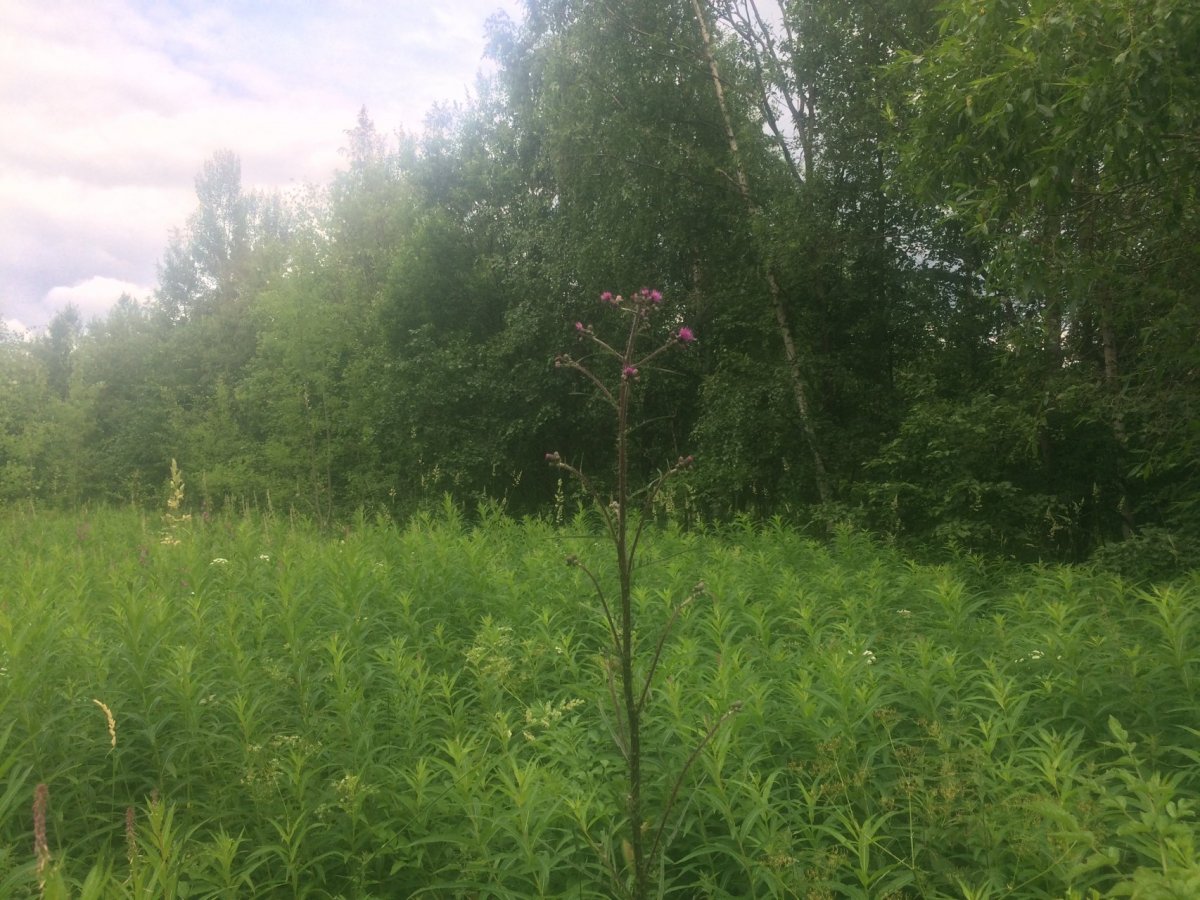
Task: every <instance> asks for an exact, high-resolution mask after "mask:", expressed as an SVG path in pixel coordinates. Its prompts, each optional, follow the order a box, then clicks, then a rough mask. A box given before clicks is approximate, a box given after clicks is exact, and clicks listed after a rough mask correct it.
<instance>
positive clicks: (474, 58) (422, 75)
mask: <svg viewBox="0 0 1200 900" xmlns="http://www.w3.org/2000/svg"><path fill="white" fill-rule="evenodd" d="M518 4H519V0H456V2H444V3H441V4H435V3H431V2H428V0H377V2H366V0H330V2H325V3H321V4H285V3H267V2H249V0H219V2H201V0H176V2H173V3H169V4H166V3H159V2H157V0H89V2H88V3H86V4H84V3H78V2H75V0H0V121H2V122H4V128H3V130H2V131H0V235H3V240H2V241H0V297H4V298H5V299H6V302H5V303H4V306H5V310H4V312H5V314H6V315H9V316H15V317H16V318H18V319H20V320H21V321H23V322H26V323H27V324H30V325H33V326H35V327H36V326H41V325H44V324H45V321H46V320H47V319H48V318H49V316H50V315H52V312H53V309H54V308H55V307H53V305H52V301H51V295H53V296H54V297H61V296H64V295H63V294H62V293H61V292H63V291H75V290H77V289H78V290H81V289H82V286H84V285H92V286H99V285H104V284H108V283H113V284H116V283H120V284H130V285H146V284H150V283H152V282H153V281H154V278H155V265H156V262H157V260H158V259H159V258H160V256H161V255H162V251H163V248H164V247H165V245H166V241H167V239H168V236H169V232H170V229H171V228H172V227H175V226H179V225H182V224H183V222H184V220H185V219H186V217H187V214H188V212H189V211H190V210H191V208H192V207H193V205H194V203H195V200H194V195H193V180H194V178H195V175H196V173H197V172H198V171H199V170H200V167H201V165H202V164H203V162H204V161H205V160H206V159H208V158H209V157H211V155H212V153H213V152H214V151H215V150H218V149H230V150H233V151H234V152H235V153H237V154H238V155H239V156H240V157H241V159H242V173H243V180H244V181H245V183H246V186H247V187H258V188H283V187H287V186H289V185H296V184H302V183H305V182H323V181H325V180H327V179H328V178H329V176H330V175H331V174H332V172H333V171H334V169H335V168H337V167H338V166H339V165H340V164H341V158H340V156H339V154H338V148H339V147H340V146H341V145H342V144H344V142H345V134H344V132H345V131H346V129H349V128H351V127H353V125H354V120H355V116H356V115H357V112H358V109H359V107H360V106H362V105H364V104H365V105H366V106H367V108H368V109H369V110H370V112H371V115H372V117H373V118H374V120H375V122H376V123H377V125H378V126H379V128H380V129H381V131H383V132H385V133H386V132H389V131H392V130H393V129H396V128H400V127H403V128H404V129H405V130H408V131H410V132H411V131H417V130H419V127H420V123H421V122H422V120H423V118H424V116H425V113H426V112H427V111H428V109H429V107H430V106H431V105H432V104H434V103H435V102H439V101H451V102H453V101H460V100H462V99H463V97H464V96H465V94H466V90H467V85H469V84H471V83H473V79H474V75H475V72H476V71H477V70H478V69H479V67H480V65H481V54H482V50H483V41H484V21H485V20H486V18H487V17H488V16H489V15H491V14H492V13H493V12H495V11H496V10H497V9H501V8H503V9H505V10H506V11H507V12H509V14H510V15H513V16H514V17H515V16H516V8H517V6H518ZM105 279H107V281H105ZM56 292H57V293H56ZM119 293H120V290H117V292H116V294H115V295H114V296H113V297H112V299H115V298H116V296H117V295H119ZM72 296H73V295H72ZM89 296H91V295H89ZM92 302H94V303H95V304H97V306H96V307H95V310H96V312H97V313H98V312H100V311H101V307H100V305H99V304H102V302H103V301H102V300H100V299H99V295H97V299H95V300H94V301H92ZM79 305H80V306H81V308H82V307H83V304H82V303H80V304H79ZM89 309H90V308H89Z"/></svg>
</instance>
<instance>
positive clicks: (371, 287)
mask: <svg viewBox="0 0 1200 900" xmlns="http://www.w3.org/2000/svg"><path fill="white" fill-rule="evenodd" d="M526 5H527V15H526V17H525V18H524V20H523V21H522V22H520V23H513V22H511V21H509V20H507V19H504V18H499V19H496V20H493V22H492V25H491V29H492V30H491V34H490V48H491V49H490V53H491V55H492V56H493V58H494V59H495V61H496V62H497V64H498V72H497V74H496V75H495V77H494V78H493V79H491V80H490V82H488V83H486V84H485V85H484V86H483V87H482V88H481V90H480V92H479V95H478V96H477V97H476V98H475V99H474V101H473V102H472V103H470V104H469V105H467V106H466V107H464V108H445V109H439V110H435V111H434V112H433V113H432V114H431V116H430V118H429V121H428V123H427V127H426V129H425V131H424V132H423V133H421V134H419V135H399V136H396V137H394V138H389V137H386V136H385V135H383V134H382V133H381V132H380V131H379V130H378V129H377V128H376V126H375V124H374V123H373V122H372V120H371V118H370V115H369V113H368V111H367V110H365V109H363V110H361V111H360V112H359V113H358V116H357V119H356V120H355V122H354V124H353V126H352V127H351V128H349V129H348V130H347V131H346V135H345V139H346V148H345V160H346V163H345V168H344V169H343V170H342V171H341V172H340V173H339V174H338V175H337V176H336V177H335V178H334V179H333V180H332V181H331V182H330V183H329V184H326V185H323V186H317V187H315V188H314V189H313V190H312V191H311V192H310V194H309V195H308V196H307V197H306V198H305V199H303V200H298V199H290V200H284V199H283V198H280V197H277V196H269V195H264V194H260V193H256V192H253V191H247V190H245V189H244V188H243V186H242V184H241V171H240V163H239V160H238V157H237V155H236V153H235V152H232V151H229V150H222V151H219V152H217V153H216V154H215V155H214V156H213V157H212V159H211V160H210V161H209V162H207V163H206V164H205V165H204V167H203V169H202V170H201V172H200V173H199V174H198V175H197V178H196V185H195V186H196V201H197V205H196V210H195V212H194V213H193V214H192V216H191V217H189V219H188V220H187V222H186V223H184V225H183V226H182V227H181V228H180V229H179V230H178V231H177V232H175V233H174V234H173V235H172V236H171V238H170V242H169V244H168V247H167V250H166V252H165V254H164V257H163V259H162V263H161V266H160V271H159V279H160V283H159V287H158V291H157V293H156V295H155V298H154V300H153V302H152V303H150V304H149V305H145V306H142V305H139V304H137V303H136V302H134V301H132V300H128V299H126V300H123V301H122V302H121V303H119V304H118V305H117V306H116V307H115V308H114V309H113V311H112V312H111V313H110V314H109V315H108V316H107V317H105V318H104V319H102V320H100V321H94V322H91V323H85V322H83V321H82V320H81V318H80V316H79V315H78V313H77V312H75V311H73V310H67V311H65V312H63V313H61V314H59V316H58V317H56V318H55V320H54V321H53V322H52V323H51V325H50V327H49V329H48V330H47V331H46V333H45V334H43V335H41V336H39V337H37V338H36V339H35V340H34V341H32V342H25V341H20V340H17V339H16V338H15V337H14V336H12V335H8V334H2V335H0V373H2V376H3V377H0V392H2V395H3V396H2V397H0V410H3V411H2V412H0V502H10V503H17V502H37V503H45V504H66V503H79V502H84V501H120V502H126V501H130V500H132V501H134V502H139V503H156V504H157V503H158V502H159V501H160V500H161V495H162V494H163V491H164V490H165V487H164V486H165V484H166V478H167V472H168V469H169V465H170V460H171V459H172V458H175V459H177V460H178V463H179V465H180V467H181V468H182V469H183V470H184V471H185V472H187V473H188V477H189V481H190V483H191V484H192V485H193V486H194V488H195V494H194V496H196V497H197V498H198V502H201V503H203V504H204V505H205V506H206V507H207V508H221V507H224V506H226V505H230V504H232V505H237V506H246V505H249V506H257V507H259V508H294V509H296V510H298V511H301V512H303V513H305V514H308V515H312V516H314V517H317V518H319V519H321V520H322V521H326V522H331V521H333V520H335V519H336V518H337V517H339V516H340V515H343V514H345V513H346V512H347V511H349V510H353V509H356V508H359V507H368V508H372V509H377V510H381V511H387V512H389V513H391V514H394V515H404V514H406V513H408V512H411V511H413V510H415V509H418V508H420V507H421V506H422V505H425V504H428V503H430V502H440V499H441V498H442V497H443V496H444V495H446V494H449V495H451V496H452V497H454V498H455V499H456V500H457V501H458V502H461V503H464V504H468V505H469V504H472V503H475V502H478V501H485V500H486V501H488V502H494V503H500V504H504V505H506V506H507V508H508V509H510V510H511V511H513V512H515V513H521V514H525V513H546V514H548V513H550V512H551V511H552V510H554V509H555V508H561V506H562V504H563V503H564V502H569V501H570V498H569V497H568V498H566V499H564V496H563V493H562V492H563V491H564V490H567V491H570V490H571V488H570V486H569V485H568V486H563V485H560V484H559V483H558V482H557V480H556V479H555V478H554V477H553V475H552V473H547V472H546V471H545V470H544V468H543V467H542V466H541V465H540V464H539V463H540V461H541V455H542V453H543V452H544V451H545V449H546V448H547V447H549V446H552V445H554V446H568V445H569V446H572V447H580V448H585V449H584V450H583V451H581V452H583V453H585V454H586V457H587V460H588V465H589V470H591V471H596V472H602V471H604V470H605V468H606V466H607V465H608V464H609V463H611V461H612V454H613V447H612V442H611V435H609V434H608V433H607V432H606V431H605V430H604V427H603V422H604V416H603V411H602V410H601V409H600V408H599V407H598V406H597V403H596V401H595V398H594V397H592V396H591V395H590V394H589V393H588V392H587V391H586V390H584V389H581V388H580V387H579V386H578V385H570V384H564V382H563V380H562V379H557V378H555V377H554V373H553V370H552V369H553V366H552V360H553V358H554V355H555V353H556V352H557V351H559V350H560V349H563V348H564V346H566V345H567V344H568V343H569V342H570V341H571V340H572V334H573V323H574V322H576V321H585V320H586V319H587V318H588V316H589V315H590V314H591V310H592V309H593V308H594V304H595V303H596V302H597V297H598V296H599V294H600V293H601V292H602V291H604V290H612V291H626V292H628V291H633V290H637V289H639V288H641V287H642V286H650V287H654V288H657V289H659V290H661V291H662V292H663V294H664V295H665V297H666V299H667V302H669V303H670V304H671V305H672V308H673V309H674V310H675V311H676V317H677V320H678V321H679V322H682V321H684V320H686V321H687V322H688V323H689V324H690V325H691V326H692V327H694V329H695V332H696V335H697V337H698V341H697V344H696V352H695V353H692V354H689V355H688V357H687V359H686V360H685V361H682V362H679V363H678V364H673V365H672V366H671V367H669V368H664V369H663V370H662V371H659V372H655V373H654V375H653V377H652V378H647V379H645V385H644V389H645V391H646V407H645V408H646V410H647V421H646V423H645V425H644V426H642V427H641V428H639V429H637V430H636V432H635V434H634V438H635V440H634V446H633V448H632V452H633V454H634V457H633V458H634V461H635V465H636V466H639V467H641V468H642V469H643V470H644V471H645V472H647V473H649V472H652V471H654V470H656V469H657V468H658V467H661V466H662V465H663V464H664V463H665V461H668V460H671V459H674V458H676V457H677V456H678V455H679V454H680V453H682V452H689V453H694V454H695V455H696V457H697V460H698V465H697V466H696V468H695V471H694V473H692V474H691V475H690V477H689V480H688V481H687V482H686V484H681V485H680V486H679V487H677V488H676V489H675V491H674V493H673V494H671V495H670V496H664V498H663V500H662V502H663V504H664V514H668V513H671V514H679V515H681V516H684V517H686V518H688V519H689V520H702V521H703V520H711V519H720V518H723V517H727V516H731V515H736V514H743V513H745V514H751V515H780V516H784V517H787V518H791V519H793V520H795V521H798V522H817V523H829V522H834V521H844V520H850V521H854V522H857V523H859V524H860V525H862V526H863V527H867V528H870V529H873V530H874V531H876V532H877V533H879V534H881V535H884V536H886V537H888V538H890V539H893V540H896V541H899V542H906V543H909V544H911V545H913V546H922V547H929V548H946V547H949V548H952V549H956V550H965V551H971V552H998V553H1003V554H1006V555H1011V556H1017V557H1028V558H1065V559H1082V558H1085V557H1087V556H1089V555H1091V554H1094V553H1097V552H1101V553H1108V554H1110V555H1113V554H1117V555H1119V554H1120V552H1121V551H1119V550H1114V549H1113V548H1114V547H1121V546H1125V547H1128V548H1132V547H1144V546H1145V545H1147V542H1158V543H1159V544H1167V545H1170V546H1171V547H1178V546H1183V545H1184V544H1185V543H1186V542H1188V541H1194V540H1196V539H1198V538H1200V508H1198V507H1197V501H1196V499H1195V498H1196V497H1198V496H1200V469H1198V461H1200V431H1198V430H1197V428H1196V426H1195V423H1196V422H1197V421H1200V378H1198V376H1197V373H1198V372H1200V357H1198V355H1197V354H1198V353H1200V351H1198V350H1197V346H1198V342H1197V340H1196V337H1197V334H1198V333H1200V328H1198V326H1200V308H1198V302H1197V298H1198V297H1200V281H1198V279H1200V276H1198V275H1197V273H1200V249H1198V248H1200V218H1198V214H1197V209H1198V208H1200V205H1198V204H1197V202H1196V199H1197V198H1196V173H1197V171H1200V125H1198V122H1200V115H1198V114H1200V15H1198V14H1197V13H1196V12H1195V10H1194V4H1191V3H1188V2H1185V0H1121V2H1117V0H1033V2H1029V0H1021V2H1017V0H987V2H983V3H980V2H951V3H945V4H934V3H931V2H926V0H883V2H880V3H874V4H869V5H862V4H846V3H840V2H833V0H805V2H799V0H782V2H780V3H779V4H778V5H777V6H771V7H770V8H768V6H767V5H766V4H761V3H759V2H758V0H719V2H714V0H704V2H700V0H665V2H661V3H654V4H647V3H644V2H638V0H609V2H606V3H595V2H588V0H527V4H526ZM1122 542H1124V543H1122ZM1130 542H1132V543H1130ZM1128 555H1129V556H1130V557H1131V558H1132V557H1133V556H1134V555H1136V554H1134V553H1133V552H1132V551H1130V552H1129V553H1128Z"/></svg>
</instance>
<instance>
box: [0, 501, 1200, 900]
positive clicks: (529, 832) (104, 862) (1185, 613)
mask: <svg viewBox="0 0 1200 900" xmlns="http://www.w3.org/2000/svg"><path fill="white" fill-rule="evenodd" d="M0 546H2V547H4V548H5V549H4V559H3V562H4V565H3V567H0V896H2V897H17V898H20V897H42V896H45V897H72V898H84V897H97V898H108V897H115V898H122V897H128V898H134V897H138V898H145V897H153V898H185V897H186V898H244V897H310V898H334V897H344V898H367V897H377V898H394V897H409V896H413V897H463V898H529V897H566V898H600V897H611V896H615V895H619V893H620V891H621V890H623V889H624V888H623V885H625V884H626V879H627V873H628V863H627V861H626V859H625V856H624V853H623V846H622V840H621V837H620V835H621V827H622V823H623V817H624V815H625V813H624V810H625V798H624V793H623V792H624V789H625V787H624V785H625V783H624V769H623V759H622V756H621V752H620V750H619V749H618V744H617V741H616V740H615V739H614V733H615V731H616V730H617V729H618V728H619V725H618V724H617V720H616V719H615V717H614V711H613V702H612V698H611V692H610V683H609V682H610V679H609V677H608V676H607V675H606V671H608V670H607V668H606V662H605V653H606V648H607V647H608V635H607V633H606V626H605V622H604V617H603V614H602V613H601V611H600V610H599V609H597V603H596V600H595V597H596V595H595V592H594V591H593V589H592V586H591V584H590V583H589V582H588V580H587V578H586V576H585V574H584V573H583V572H582V571H581V570H580V568H578V567H576V568H572V567H570V566H567V565H565V564H564V559H565V557H566V556H568V555H569V554H574V555H576V556H578V557H579V558H580V559H581V560H583V561H585V562H586V564H587V565H588V566H589V567H590V568H591V570H592V571H595V572H597V573H599V577H600V579H601V580H602V581H603V580H604V578H605V574H604V573H607V572H610V571H612V566H611V556H612V552H613V551H612V546H611V544H610V543H608V542H607V539H606V538H604V537H603V535H602V532H601V531H600V529H599V526H598V523H597V522H595V521H593V520H591V519H590V518H589V517H587V516H584V515H580V516H577V517H576V519H575V520H574V521H568V522H566V523H563V524H561V525H552V524H548V523H545V522H540V521H519V522H518V521H514V520H512V519H509V518H506V517H505V516H503V515H501V514H499V513H496V512H495V511H491V510H483V511H481V512H480V513H479V514H478V515H477V516H473V517H472V518H471V520H470V521H468V520H467V519H465V518H464V517H462V516H461V515H460V514H459V513H458V512H457V511H456V510H455V509H454V508H453V507H452V506H447V508H446V509H444V510H443V511H442V512H440V513H439V514H437V515H427V516H423V517H418V518H415V519H413V520H412V521H411V522H409V523H406V524H396V523H392V522H390V521H387V520H370V519H367V518H364V517H360V518H359V519H358V520H355V521H352V522H351V523H350V524H349V525H347V526H346V527H344V528H341V529H338V530H335V531H322V530H320V529H318V528H316V527H315V526H313V525H310V524H309V523H307V522H305V521H302V520H293V519H289V518H287V517H262V516H245V517H217V518H214V519H212V520H210V521H202V520H200V519H199V518H196V519H192V520H186V519H183V518H178V519H174V520H167V521H164V519H163V518H161V517H156V516H150V517H147V516H145V515H142V514H139V513H137V512H134V511H129V510H125V511H119V510H105V509H92V510H85V511H81V512H77V513H73V514H66V513H32V512H22V511H20V510H14V509H10V510H8V511H7V512H5V513H4V514H3V516H2V517H0ZM635 578H636V581H635V589H634V605H635V610H636V625H637V638H638V646H639V658H640V659H641V660H642V662H643V665H644V664H645V660H646V659H647V658H648V656H649V655H650V654H651V653H652V652H653V650H654V647H655V644H656V642H657V641H658V639H659V635H660V634H661V629H662V626H663V625H664V624H665V623H666V621H667V620H668V618H669V617H670V616H671V613H672V610H673V609H674V608H675V605H676V604H677V603H679V601H681V600H682V599H683V598H684V597H686V596H688V595H689V594H691V593H692V592H693V591H694V588H695V586H696V584H697V582H699V581H703V582H704V585H705V587H704V590H703V592H702V594H701V595H700V597H699V599H698V600H697V601H696V602H694V603H691V604H688V605H687V606H686V608H685V609H684V610H683V612H682V613H681V614H680V616H679V619H678V621H677V622H676V623H675V625H674V627H673V629H672V630H671V631H670V633H669V634H668V635H667V637H666V639H665V641H664V643H663V645H662V650H661V653H662V658H661V664H660V666H659V668H658V671H657V674H656V676H655V678H654V681H653V684H652V687H651V689H650V693H649V700H648V703H647V706H646V714H645V719H644V723H643V734H642V753H643V767H644V779H645V784H644V787H643V802H644V806H645V810H646V818H647V824H648V827H649V828H650V829H651V830H652V833H653V835H654V836H655V837H656V838H657V840H658V844H659V846H660V848H661V853H659V854H658V857H657V859H656V861H655V869H654V877H653V879H652V881H653V892H654V895H655V896H661V897H677V898H704V897H707V898H744V897H760V898H773V897H797V898H843V897H845V898H925V897H932V898H987V897H1036V898H1043V897H1044V898H1084V897H1091V896H1102V897H1108V896H1114V897H1118V896H1120V897H1145V898H1160V897H1179V898H1195V897H1197V896H1200V863H1198V862H1197V856H1196V846H1195V844H1196V837H1197V827H1196V808H1197V807H1196V804H1197V800H1198V799H1200V766H1198V763H1200V731H1198V730H1197V729H1198V728H1200V715H1198V710H1200V705H1198V703H1197V688H1198V685H1200V649H1197V644H1196V638H1197V626H1198V624H1200V623H1198V614H1197V605H1198V601H1200V577H1198V576H1192V577H1190V578H1182V579H1177V580H1175V581H1173V582H1170V583H1159V584H1134V583H1131V582H1128V581H1124V580H1121V579H1119V578H1117V577H1116V576H1113V575H1108V574H1104V573H1100V572H1094V571H1091V570H1088V569H1085V568H1052V567H1015V566H1004V567H1000V566H995V565H993V564H990V563H984V562H980V561H978V560H972V559H970V558H965V559H962V560H959V561H957V562H955V563H952V564H946V565H938V566H932V565H923V564H917V563H914V562H911V561H908V560H906V559H904V558H903V557H902V556H900V555H898V554H897V553H896V552H894V551H892V550H890V549H888V548H886V547H883V546H880V545H879V544H878V543H876V542H874V541H873V540H871V539H870V538H869V537H867V536H865V535H862V534H860V533H857V532H854V531H852V530H849V529H844V530H841V531H838V532H837V533H835V534H834V535H833V536H832V537H831V538H830V539H829V540H827V541H824V542H814V541H813V540H811V539H809V538H806V537H804V536H802V535H800V534H798V533H797V532H795V531H793V530H790V529H788V528H784V527H782V526H779V527H773V526H771V525H769V524H768V525H762V526H752V525H748V524H747V525H733V526H728V527H722V528H720V529H711V530H703V529H698V530H692V531H684V530H680V529H677V528H674V527H663V528H654V529H650V530H649V531H647V533H646V536H645V538H644V541H643V549H642V551H641V553H640V556H639V567H638V570H637V572H636V573H635ZM689 762H690V765H689ZM39 786H44V787H39ZM668 807H669V808H670V811H669V813H668V815H667V816H666V817H665V819H664V818H663V816H662V815H661V812H662V810H664V809H666V808H668ZM39 818H40V821H35V820H38V819H39Z"/></svg>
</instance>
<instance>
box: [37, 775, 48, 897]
mask: <svg viewBox="0 0 1200 900" xmlns="http://www.w3.org/2000/svg"><path fill="white" fill-rule="evenodd" d="M49 807H50V788H49V787H48V786H47V785H46V783H45V782H42V783H41V784H39V785H38V786H37V787H36V788H34V789H33V855H34V856H35V857H37V877H38V884H39V885H40V886H41V887H42V889H43V890H44V889H45V887H46V878H45V873H46V867H47V866H49V865H50V845H49V844H48V843H47V842H46V810H47V809H49Z"/></svg>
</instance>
